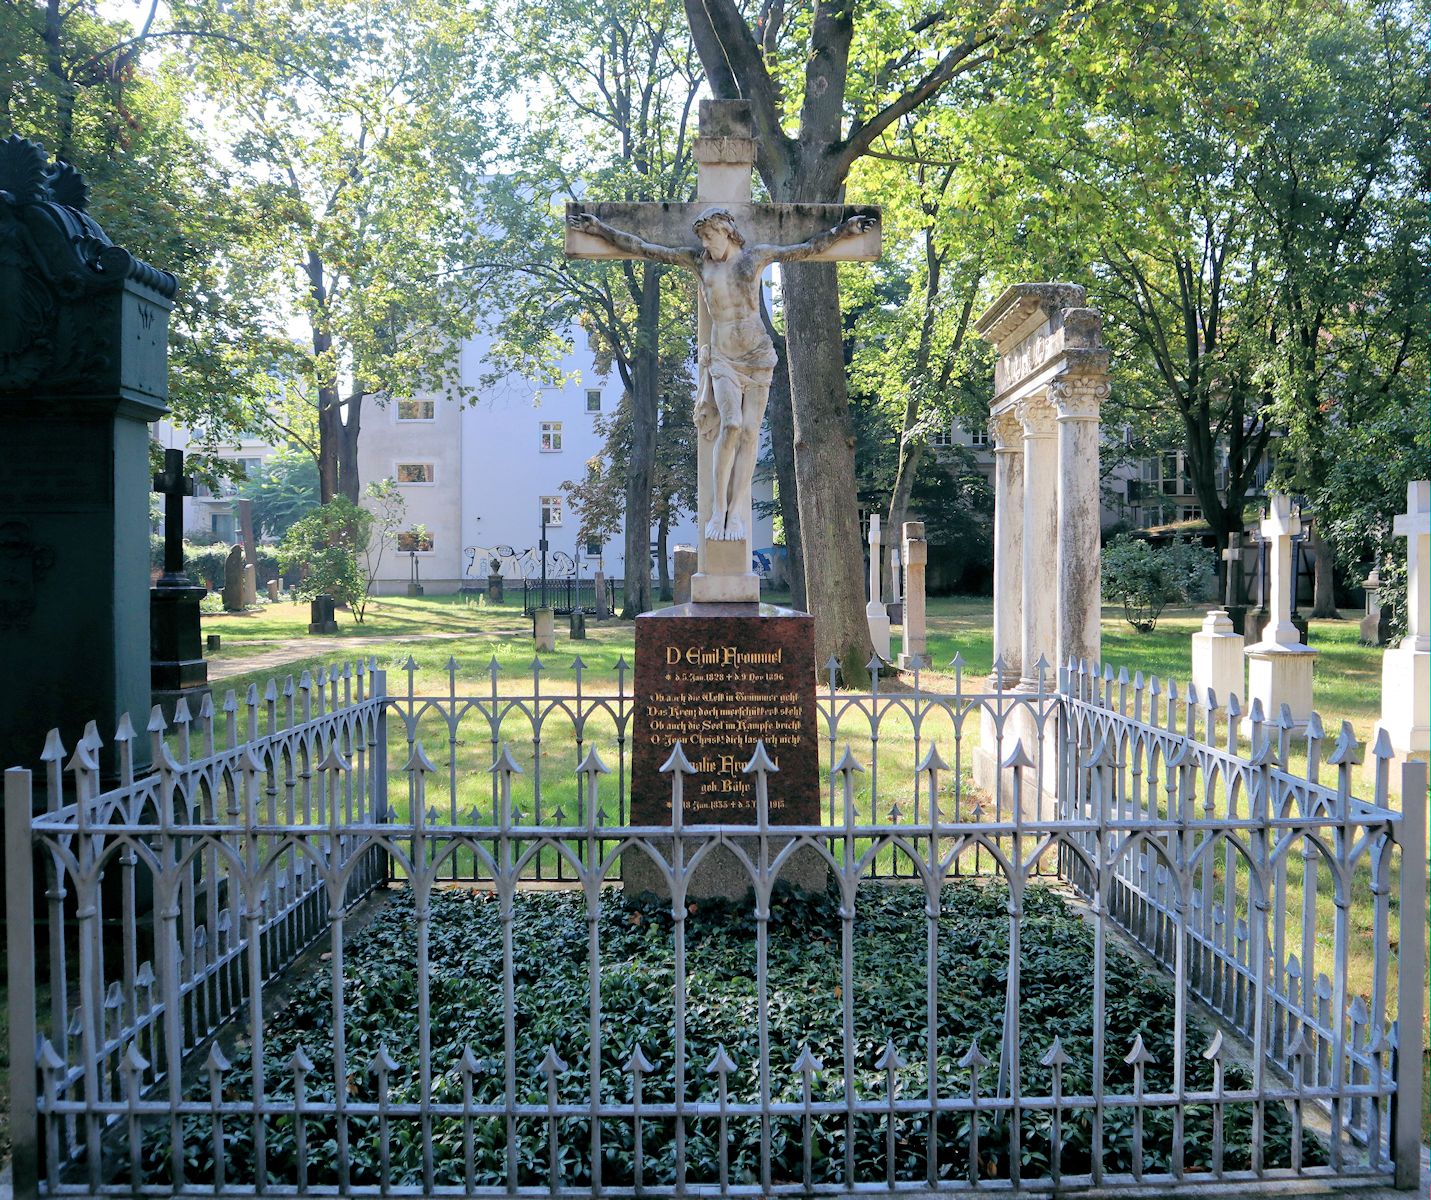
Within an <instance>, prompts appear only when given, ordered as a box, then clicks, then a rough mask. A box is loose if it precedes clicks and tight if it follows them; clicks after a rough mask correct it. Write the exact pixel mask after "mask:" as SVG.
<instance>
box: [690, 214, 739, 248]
mask: <svg viewBox="0 0 1431 1200" xmlns="http://www.w3.org/2000/svg"><path fill="white" fill-rule="evenodd" d="M707 225H719V226H720V227H721V228H722V229H724V230H725V234H726V236H727V237H728V238H730V240H731V241H733V242H734V243H735V244H736V245H737V246H744V245H745V238H743V237H742V236H741V233H740V230H739V229H738V228H736V224H735V214H734V213H733V212H731V211H730V209H728V208H719V207H716V208H708V209H706V210H705V212H703V213H701V215H700V216H698V217H697V218H696V219H695V220H694V221H693V222H691V228H692V229H694V230H695V231H696V236H697V237H699V236H700V232H701V230H702V229H703V228H705V226H707Z"/></svg>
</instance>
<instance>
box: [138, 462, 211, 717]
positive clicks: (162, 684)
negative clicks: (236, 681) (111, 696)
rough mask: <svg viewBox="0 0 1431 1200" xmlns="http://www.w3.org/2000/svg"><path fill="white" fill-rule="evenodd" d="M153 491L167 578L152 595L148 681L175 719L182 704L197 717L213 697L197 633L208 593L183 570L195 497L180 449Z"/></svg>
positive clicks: (157, 699)
mask: <svg viewBox="0 0 1431 1200" xmlns="http://www.w3.org/2000/svg"><path fill="white" fill-rule="evenodd" d="M154 490H155V491H156V492H158V493H159V494H160V495H162V496H163V497H164V573H163V574H162V575H161V576H159V582H158V583H157V584H155V586H154V587H153V588H152V589H150V592H149V657H150V682H151V683H152V685H153V689H154V703H155V704H158V705H161V706H162V707H163V711H164V716H165V718H166V719H168V720H172V719H173V716H174V709H175V707H176V705H177V704H178V702H179V701H180V700H181V699H183V700H185V701H187V702H188V705H189V711H190V712H195V711H196V710H197V706H198V704H199V702H200V701H201V700H202V699H203V698H204V697H205V696H206V695H208V694H209V664H208V663H207V662H205V661H204V653H203V650H202V649H200V629H199V601H200V600H202V599H203V598H204V591H205V589H204V588H202V587H200V586H198V585H197V584H196V583H195V582H194V581H193V580H192V579H191V578H189V575H188V573H187V572H186V571H185V570H184V497H185V496H192V495H193V494H194V481H193V480H192V479H190V478H189V477H188V476H187V475H185V474H184V452H183V451H182V450H166V451H164V469H163V470H162V471H160V472H159V473H158V474H157V475H155V476H154Z"/></svg>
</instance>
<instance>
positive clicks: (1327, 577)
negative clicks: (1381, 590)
mask: <svg viewBox="0 0 1431 1200" xmlns="http://www.w3.org/2000/svg"><path fill="white" fill-rule="evenodd" d="M1309 542H1310V545H1309V547H1308V548H1309V549H1310V550H1311V552H1312V562H1313V564H1314V566H1313V572H1312V612H1311V615H1312V616H1314V617H1322V618H1325V619H1328V620H1333V621H1336V620H1339V619H1340V618H1341V615H1342V614H1341V613H1339V612H1338V611H1337V589H1336V569H1335V568H1336V563H1335V559H1334V558H1333V554H1332V543H1331V542H1330V541H1329V540H1328V539H1327V538H1324V537H1323V536H1322V533H1321V529H1320V528H1319V525H1318V523H1317V522H1316V521H1313V522H1312V529H1311V534H1310V537H1309Z"/></svg>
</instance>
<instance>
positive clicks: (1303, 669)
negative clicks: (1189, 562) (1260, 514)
mask: <svg viewBox="0 0 1431 1200" xmlns="http://www.w3.org/2000/svg"><path fill="white" fill-rule="evenodd" d="M1260 529H1261V532H1262V536H1263V538H1264V539H1265V540H1266V543H1267V562H1268V573H1267V598H1268V604H1269V607H1270V616H1269V617H1268V620H1267V623H1266V625H1264V626H1263V627H1262V640H1261V641H1259V642H1256V643H1254V644H1253V645H1251V646H1248V647H1247V650H1246V655H1247V700H1248V706H1247V707H1248V709H1249V711H1250V709H1251V701H1253V700H1261V701H1262V711H1263V714H1264V715H1265V716H1266V717H1267V718H1268V719H1270V720H1275V719H1276V717H1277V714H1278V713H1279V712H1280V711H1281V707H1282V705H1283V704H1285V705H1287V707H1288V709H1289V710H1290V711H1291V714H1292V720H1293V721H1294V722H1295V723H1296V724H1297V725H1305V724H1306V722H1307V719H1308V718H1309V717H1310V716H1311V715H1312V664H1313V663H1314V662H1315V661H1316V657H1317V652H1316V651H1315V650H1313V649H1312V648H1311V647H1310V646H1305V645H1303V644H1302V635H1301V632H1300V631H1299V630H1298V629H1297V627H1296V626H1295V625H1294V624H1293V623H1292V588H1293V586H1294V575H1293V571H1292V540H1293V538H1295V537H1296V536H1297V535H1298V534H1299V533H1300V532H1301V531H1302V518H1301V513H1300V511H1298V510H1296V509H1294V508H1293V507H1292V499H1291V497H1290V496H1286V495H1282V494H1280V493H1278V494H1274V495H1272V496H1269V497H1268V505H1267V515H1266V516H1265V517H1264V518H1263V520H1262V524H1261V526H1260Z"/></svg>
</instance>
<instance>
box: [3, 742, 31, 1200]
mask: <svg viewBox="0 0 1431 1200" xmlns="http://www.w3.org/2000/svg"><path fill="white" fill-rule="evenodd" d="M33 814H34V808H33V799H32V797H31V792H30V772H29V771H26V770H24V769H23V768H21V767H12V768H10V769H9V770H7V771H6V772H5V930H6V946H5V951H6V969H7V971H8V975H7V976H6V978H7V979H8V980H9V988H10V1014H9V1015H10V1156H11V1158H10V1161H11V1172H12V1183H13V1187H14V1195H15V1200H31V1198H32V1197H34V1195H35V1194H36V1190H37V1186H38V1171H39V1119H38V1116H37V1114H36V1111H35V1104H36V1095H35V1045H36V1043H35V913H34V907H35V891H34V888H35V879H34V870H35V859H34V845H33V841H32V837H31V828H30V822H31V819H32V817H33Z"/></svg>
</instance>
